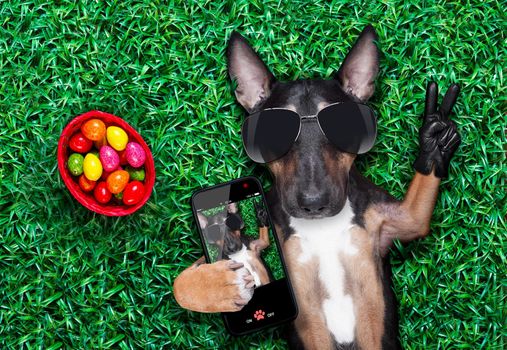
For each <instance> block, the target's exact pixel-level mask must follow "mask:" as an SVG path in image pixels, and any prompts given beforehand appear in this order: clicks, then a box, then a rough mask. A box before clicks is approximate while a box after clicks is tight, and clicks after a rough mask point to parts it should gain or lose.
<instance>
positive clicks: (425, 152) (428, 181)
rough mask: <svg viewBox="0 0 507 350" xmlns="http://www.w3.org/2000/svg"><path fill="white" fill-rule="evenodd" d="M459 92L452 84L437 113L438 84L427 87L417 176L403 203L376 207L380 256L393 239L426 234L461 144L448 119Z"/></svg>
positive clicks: (420, 134) (416, 164)
mask: <svg viewBox="0 0 507 350" xmlns="http://www.w3.org/2000/svg"><path fill="white" fill-rule="evenodd" d="M458 93H459V87H458V86H457V85H451V87H449V89H448V90H447V92H446V94H445V96H444V99H443V100H442V104H441V105H440V107H439V108H438V110H437V96H438V87H437V84H436V83H434V82H431V83H429V84H428V88H427V90H426V104H425V113H424V123H423V126H422V127H421V129H420V130H419V142H420V153H419V156H418V158H417V160H416V162H415V163H414V168H415V169H416V171H417V173H416V175H415V176H414V178H413V180H412V182H411V184H410V186H409V188H408V191H407V193H406V195H405V198H404V199H403V201H402V202H395V203H389V204H379V205H378V206H377V209H378V210H379V211H380V217H381V218H382V223H381V227H380V250H381V253H382V254H383V255H385V254H386V253H387V250H388V248H389V246H390V245H391V243H392V241H393V239H399V240H401V241H403V242H408V241H411V240H413V239H416V238H419V237H424V236H426V235H427V234H428V233H429V227H430V219H431V214H432V213H433V209H434V207H435V202H436V199H437V195H438V186H439V184H440V179H441V178H444V177H447V174H448V167H449V162H450V160H451V157H452V155H453V154H454V152H455V151H456V149H457V147H458V145H459V143H460V141H461V139H460V136H459V134H458V132H457V130H456V125H455V124H454V123H453V122H452V121H451V120H449V118H448V117H449V114H450V113H451V110H452V107H453V106H454V104H455V103H456V99H457V97H458Z"/></svg>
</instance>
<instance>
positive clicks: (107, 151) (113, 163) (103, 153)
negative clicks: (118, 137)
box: [100, 146, 120, 172]
mask: <svg viewBox="0 0 507 350" xmlns="http://www.w3.org/2000/svg"><path fill="white" fill-rule="evenodd" d="M100 162H101V163H102V167H103V168H104V171H107V172H110V171H113V170H115V169H116V168H117V167H118V165H120V157H119V156H118V153H116V151H115V150H114V149H113V148H112V147H109V146H102V147H101V148H100Z"/></svg>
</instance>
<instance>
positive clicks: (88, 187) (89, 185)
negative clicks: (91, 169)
mask: <svg viewBox="0 0 507 350" xmlns="http://www.w3.org/2000/svg"><path fill="white" fill-rule="evenodd" d="M95 185H96V181H91V180H88V179H87V178H86V176H85V174H82V175H81V176H80V177H79V187H81V189H82V190H83V191H85V192H90V191H92V190H93V189H94V188H95Z"/></svg>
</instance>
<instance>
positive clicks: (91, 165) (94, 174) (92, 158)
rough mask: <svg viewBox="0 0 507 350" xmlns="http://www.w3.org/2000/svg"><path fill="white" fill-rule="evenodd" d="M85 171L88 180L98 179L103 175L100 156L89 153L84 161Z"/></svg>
mask: <svg viewBox="0 0 507 350" xmlns="http://www.w3.org/2000/svg"><path fill="white" fill-rule="evenodd" d="M83 171H84V174H85V176H86V178H87V179H88V180H92V181H97V180H98V179H100V176H101V175H102V164H101V163H100V160H99V158H98V157H97V156H96V155H95V154H92V153H88V154H87V155H86V157H85V159H84V162H83Z"/></svg>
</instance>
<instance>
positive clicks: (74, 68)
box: [0, 0, 507, 349]
mask: <svg viewBox="0 0 507 350" xmlns="http://www.w3.org/2000/svg"><path fill="white" fill-rule="evenodd" d="M504 10H505V2H500V1H492V0H489V1H422V2H421V1H418V0H407V1H382V2H377V1H347V2H346V1H322V0H314V1H309V2H304V1H270V0H266V1H244V0H236V1H228V2H219V1H201V2H191V1H181V2H178V1H169V2H167V3H163V2H153V3H149V2H138V1H127V0H125V1H118V2H116V1H89V2H82V3H81V2H79V3H77V2H73V1H57V2H55V3H51V2H44V1H34V0H25V1H18V0H12V1H4V2H1V3H0V24H1V25H0V208H1V211H0V348H1V349H59V348H68V349H91V348H103V349H106V348H112V349H113V348H114V349H138V348H148V349H161V348H167V349H179V348H182V349H197V348H207V349H284V348H285V347H286V343H285V341H284V340H282V339H281V338H280V334H281V330H280V329H276V330H269V331H265V332H262V333H260V334H255V335H251V336H246V337H241V338H234V337H231V336H229V335H228V334H227V333H226V331H225V330H224V328H223V325H222V320H221V317H220V316H219V315H218V314H200V313H196V312H190V311H187V310H184V309H181V308H180V307H179V306H178V305H177V303H176V302H175V300H174V297H173V294H172V283H173V281H174V279H175V277H176V276H177V275H178V274H179V273H180V272H181V271H182V270H183V269H184V268H186V267H187V266H189V265H190V264H191V263H192V262H193V261H195V260H196V259H197V258H199V257H200V256H201V255H202V249H201V246H200V241H199V237H198V233H197V230H196V225H195V224H194V222H193V219H192V214H191V209H190V203H189V200H190V196H191V194H192V192H193V191H194V190H197V189H199V188H202V187H204V186H208V185H213V184H217V183H220V182H223V181H227V180H231V179H233V178H236V177H239V176H242V175H256V176H258V177H260V178H261V180H262V182H263V183H264V184H265V185H266V187H269V183H270V179H269V175H268V173H267V170H266V169H265V168H263V167H262V166H257V165H255V164H254V163H253V162H251V161H250V160H249V159H248V158H247V157H246V155H245V153H244V151H243V149H242V145H241V141H240V136H239V133H238V131H239V129H240V123H241V118H242V116H243V110H242V108H241V107H240V106H239V105H238V104H237V103H236V102H235V100H234V94H233V91H232V89H231V83H230V82H229V80H228V78H227V74H226V62H225V49H226V42H227V39H228V38H229V36H230V34H231V32H232V31H233V30H237V31H239V32H240V33H242V34H243V35H244V36H245V37H246V38H247V39H248V40H249V41H250V43H252V45H253V46H254V47H255V48H256V49H257V50H258V51H259V53H260V55H261V57H262V58H263V59H264V60H265V61H266V62H267V64H268V65H269V67H270V68H271V70H272V71H273V73H274V74H275V75H276V76H277V78H278V79H280V80H292V79H306V78H317V77H322V78H331V77H332V76H333V74H334V73H335V72H336V71H337V69H338V68H339V66H340V64H341V61H342V59H343V58H344V56H345V54H346V53H347V52H348V50H349V48H350V46H351V44H352V43H353V42H354V41H355V39H356V37H357V35H358V34H359V33H360V31H361V30H362V29H363V27H364V26H365V25H366V24H368V23H372V24H373V25H374V27H375V28H376V30H377V32H378V35H379V38H380V43H381V46H382V51H383V56H382V60H381V63H380V73H379V77H378V80H377V83H376V86H377V90H376V92H375V95H374V97H373V98H372V100H371V103H372V105H373V106H374V108H375V109H376V110H377V112H378V116H379V119H378V123H379V126H378V129H379V130H378V131H379V132H378V139H377V141H376V145H375V147H374V148H373V150H372V151H371V152H369V153H368V154H367V155H365V156H362V157H360V158H359V159H358V160H357V162H356V163H357V164H358V167H359V168H360V169H361V170H362V171H363V172H364V173H365V175H366V176H367V177H368V178H370V179H371V180H372V181H373V182H374V183H376V184H378V185H379V186H381V187H383V188H385V189H386V190H388V191H389V192H390V193H392V194H393V195H395V196H396V197H398V198H402V196H403V193H404V192H405V190H406V189H407V186H408V184H409V181H410V179H411V177H412V175H413V170H412V167H411V164H412V162H413V161H414V159H415V157H416V154H417V149H418V148H417V147H418V142H417V130H418V128H419V126H420V124H421V117H420V116H421V114H422V111H423V105H424V91H425V86H426V83H427V81H428V79H435V80H437V81H438V83H439V86H440V87H441V89H442V88H443V87H447V86H448V85H449V84H451V83H453V82H456V83H458V84H460V85H461V87H462V93H461V95H460V97H459V100H458V103H457V105H456V107H455V113H454V114H453V116H452V119H453V120H455V121H456V124H457V125H458V128H459V131H460V133H461V136H462V139H463V141H462V144H461V146H460V148H459V149H458V151H457V152H456V155H455V157H454V159H453V160H452V162H451V168H450V176H449V178H448V179H446V180H445V181H443V183H442V185H441V193H440V195H439V198H438V202H437V205H436V209H435V212H434V215H433V218H432V224H431V235H430V236H429V237H428V238H426V239H425V240H420V241H416V242H413V243H411V244H409V245H407V246H401V245H397V247H396V248H395V249H393V254H392V263H393V274H394V290H395V293H396V295H397V297H398V300H399V304H400V305H399V314H400V338H401V341H402V343H403V345H404V346H405V347H406V348H407V349H504V348H505V347H506V346H507V344H506V340H505V336H506V334H505V333H506V331H505V320H506V316H507V313H506V305H505V288H506V286H507V282H506V277H505V276H506V268H505V266H506V263H507V261H506V258H505V242H506V232H507V225H506V221H505V214H506V213H507V203H506V192H507V190H506V184H505V173H506V170H507V166H506V163H505V152H506V151H507V149H506V138H505V128H506V125H507V123H506V117H505V112H506V110H505V106H506V104H505V102H506V99H505V96H506V92H507V91H506V90H507V89H506V87H505V79H504V77H505V69H504V68H505V54H506V50H505V33H506V25H505V17H504ZM440 96H442V93H441V95H440ZM92 109H99V110H103V111H106V112H110V113H113V114H115V115H118V116H121V117H123V118H125V120H127V121H128V122H129V123H130V124H131V125H132V126H134V127H135V128H136V129H137V130H138V131H139V132H140V133H141V135H142V136H143V137H144V138H145V140H146V141H147V142H148V144H149V145H150V147H151V149H152V151H153V155H154V158H155V165H156V170H157V181H156V184H155V188H154V191H153V194H152V196H151V198H150V200H149V202H148V203H147V204H146V205H145V206H144V207H143V208H142V209H141V210H139V211H138V212H137V213H135V214H134V215H131V216H129V217H122V218H110V217H104V216H101V215H98V214H94V213H92V212H90V211H88V210H87V209H85V208H84V207H82V206H81V205H80V204H79V203H78V202H77V201H76V200H74V199H73V198H72V197H71V195H70V193H69V191H68V190H67V189H66V188H65V186H64V184H63V181H62V180H61V178H60V176H59V174H58V170H57V162H56V148H57V142H58V137H59V134H60V132H61V131H62V129H63V127H64V126H65V125H66V124H67V123H68V122H69V121H70V120H71V119H72V118H73V117H74V116H76V115H78V114H81V113H83V112H86V111H88V110H92Z"/></svg>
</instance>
